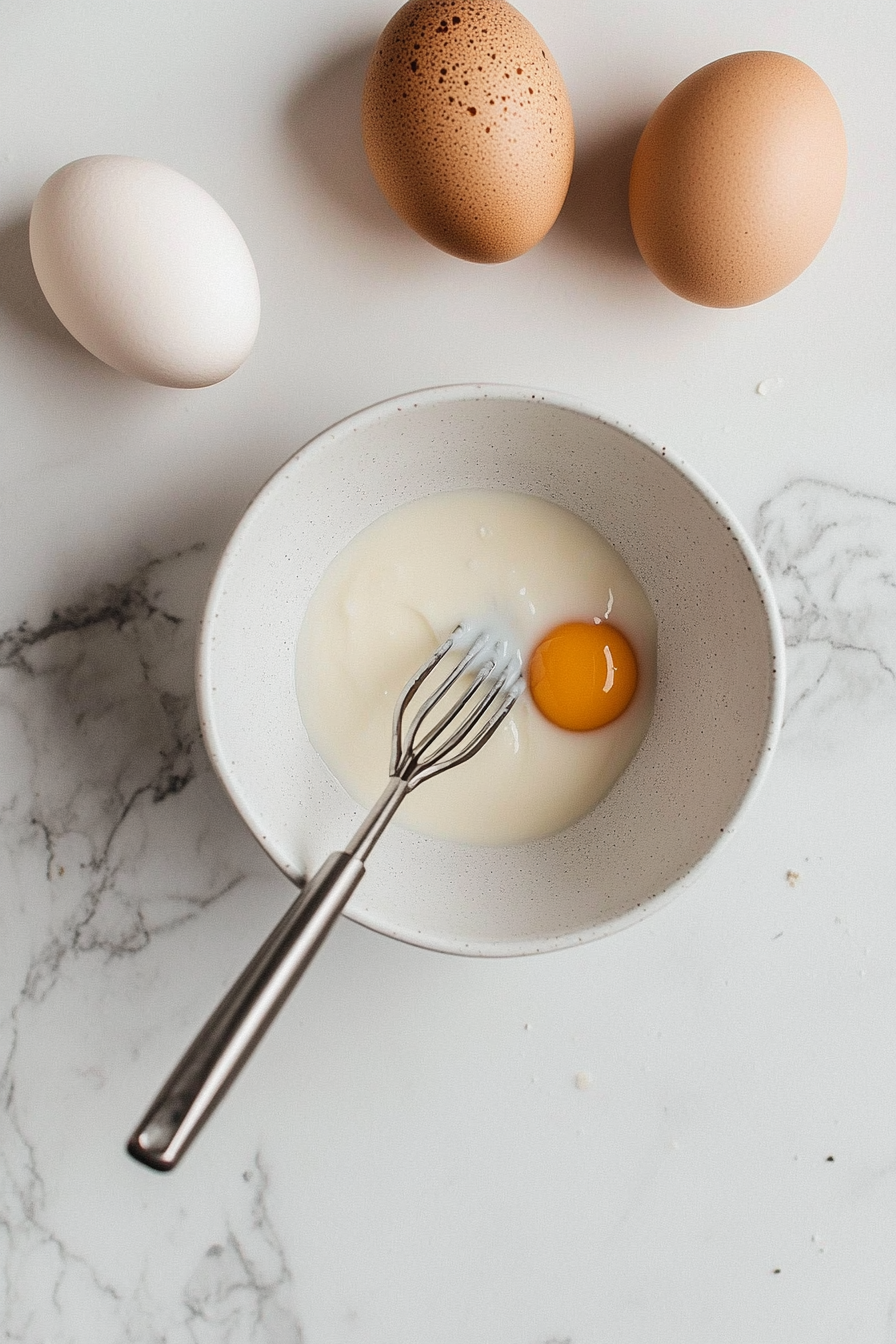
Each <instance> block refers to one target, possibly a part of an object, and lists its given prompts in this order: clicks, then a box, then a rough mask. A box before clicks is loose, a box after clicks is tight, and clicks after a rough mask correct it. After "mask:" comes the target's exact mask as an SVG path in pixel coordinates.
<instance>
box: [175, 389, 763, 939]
mask: <svg viewBox="0 0 896 1344" xmlns="http://www.w3.org/2000/svg"><path fill="white" fill-rule="evenodd" d="M473 488H479V489H482V488H486V489H487V488H494V489H505V490H514V491H518V492H522V493H526V494H534V495H541V496H543V497H544V498H545V499H549V500H552V501H554V502H555V503H557V504H561V505H563V506H564V507H565V508H568V509H571V510H572V511H573V512H575V513H577V514H579V515H580V516H581V517H582V518H584V519H585V520H586V521H587V522H589V523H591V524H592V525H593V526H594V527H595V528H597V530H598V531H599V532H601V533H602V534H603V535H604V536H605V537H606V538H607V539H608V540H609V541H610V542H611V544H612V545H613V546H614V547H615V548H616V549H617V550H618V551H619V553H620V554H621V555H622V556H623V558H624V559H625V560H626V562H627V563H628V565H629V566H630V568H631V569H632V571H633V572H634V574H635V575H636V577H637V578H638V579H639V581H640V582H641V584H642V585H643V587H644V589H645V591H646V592H647V594H648V596H649V597H650V599H651V601H652V602H653V605H654V609H655V612H656V616H657V625H658V687H657V698H656V707H655V712H654V717H653V723H652V726H651V728H650V731H649V733H648V736H647V738H646V740H645V742H644V744H643V746H642V747H641V750H640V752H639V753H638V755H637V757H636V758H635V760H634V762H633V763H632V765H631V766H630V767H629V769H628V770H627V771H626V773H625V774H624V775H623V777H622V778H621V779H620V781H619V782H618V783H617V785H616V787H615V788H614V789H613V790H612V792H611V793H610V794H609V796H608V797H607V798H606V799H605V800H604V801H603V802H602V803H601V804H600V805H599V806H598V807H597V808H596V809H595V811H594V812H592V813H591V814H590V815H589V816H588V817H586V818H584V819H583V820H582V821H580V822H578V823H577V824H576V825H574V826H572V827H570V828H569V829H567V830H565V831H563V832H561V833H560V834H559V835H556V836H553V837H551V838H549V839H546V840H539V841H535V842H532V843H530V844H526V845H519V846H507V847H501V848H486V847H478V846H467V845H461V844H456V843H450V842H446V841H438V840H433V839H430V838H428V837H424V836H420V835H415V834H413V833H412V832H410V831H406V830H404V829H403V828H402V827H401V826H400V825H395V824H393V826H392V827H391V828H390V830H389V831H388V832H387V834H386V836H385V837H384V839H383V840H382V841H381V842H380V844H379V846H378V848H377V850H376V852H375V854H374V855H373V856H372V858H371V860H370V862H369V865H368V872H367V875H366V876H365V879H364V881H363V882H362V884H361V886H360V887H359V888H358V891H357V892H356V893H355V895H354V897H353V898H352V901H351V904H350V906H349V910H348V913H350V914H351V915H352V917H353V918H355V919H357V920H359V921H360V922H361V923H363V924H366V925H368V926H370V927H371V928H374V929H378V930H380V931H382V932H385V933H389V934H392V935H394V936H397V937H400V938H403V939H406V940H408V941H411V942H415V943H419V944H421V945H423V946H427V947H432V948H437V949H440V950H444V951H453V952H462V953H469V954H478V955H511V954H515V953H522V952H536V951H542V950H547V949H549V948H555V947H561V946H566V945H569V944H572V943H576V942H581V941H585V940H587V939H590V938H594V937H597V936H599V935H600V934H603V933H607V932H610V931H611V930H613V929H616V928H618V927H620V926H621V925H623V924H625V923H627V922H630V921H631V920H633V919H636V918H638V917H639V916H640V915H642V914H644V913H646V912H647V911H648V910H650V909H652V908H655V907H656V906H657V905H658V904H659V903H660V902H661V901H662V900H665V899H668V898H669V897H670V896H671V895H672V894H674V892H675V891H676V889H677V888H678V886H680V884H681V881H682V879H684V878H685V876H686V875H688V874H691V873H693V871H694V870H695V869H696V867H697V866H699V865H700V863H701V862H702V861H703V860H704V859H705V858H706V856H707V855H708V853H709V851H710V850H711V849H712V847H713V846H714V845H715V844H716V843H717V842H718V841H719V839H720V837H721V836H723V835H724V834H725V833H726V832H728V831H730V829H731V827H732V824H733V822H734V819H735V817H736V815H737V814H738V812H739V810H740V808H741V806H742V804H743V803H744V801H745V799H746V798H747V797H748V796H749V794H750V793H751V792H752V791H753V790H754V789H755V787H756V785H757V783H758V779H759V776H760V774H761V772H762V770H763V768H764V764H765V762H766V761H767V759H768V756H769V754H770V752H771V750H772V748H773V746H774V742H775V738H776V735H777V731H778V727H779V723H780V707H781V698H782V689H783V688H782V675H781V673H782V664H781V656H780V655H781V648H782V643H781V633H780V624H779V621H778V617H777V614H776V611H775V608H774V605H773V603H772V601H771V597H770V593H769V588H768V584H767V581H766V580H765V577H764V575H763V573H762V570H761V567H760V566H759V562H758V560H757V558H756V556H755V553H754V552H753V549H752V546H751V545H750V543H749V541H748V540H747V539H746V537H745V536H744V535H743V533H742V531H741V529H740V528H739V527H738V525H737V523H736V522H735V521H734V519H733V518H731V516H730V515H729V513H728V511H727V510H726V509H725V507H724V506H723V505H722V504H721V503H720V502H719V501H718V500H716V499H714V497H713V496H712V494H711V492H710V491H709V490H708V489H707V487H705V486H704V485H703V484H702V483H701V482H699V481H698V480H697V479H696V478H695V477H694V475H693V473H690V472H688V471H687V470H686V469H685V468H683V467H682V465H681V464H680V463H677V462H674V461H672V460H671V458H670V457H669V456H668V455H667V454H665V452H664V450H662V449H656V448H653V447H652V446H650V445H649V444H648V443H646V442H644V441H643V440H641V439H640V438H638V437H635V436H634V435H633V434H631V433H629V432H627V431H626V430H624V429H622V428H621V427H619V426H617V425H613V424H611V423H609V422H607V421H605V420H602V419H600V418H598V417H597V416H595V415H594V414H593V413H590V412H588V411H587V410H586V409H585V408H583V407H581V406H579V405H577V404H576V403H574V402H571V401H569V400H567V399H564V398H560V397H555V396H553V395H550V394H537V393H536V394H532V393H531V392H529V391H525V390H521V389H520V390H518V389H512V388H500V387H466V388H440V389H434V390H430V391H428V392H424V393H417V394H411V395H409V396H407V397H404V398H400V399H397V400H395V401H392V402H388V403H384V404H383V405H380V406H375V407H372V408H371V409H369V410H367V411H363V412H360V413H359V414H358V415H356V416H352V417H351V418H350V419H348V420H346V421H343V422H342V423H341V424H339V425H337V426H335V427H334V428H333V429H330V430H328V431H326V432H325V433H324V434H322V435H320V436H319V437H318V438H317V439H315V440H313V441H312V443H311V444H309V445H308V446H307V447H306V448H304V449H303V450H302V451H301V452H299V453H297V455H296V456H295V457H293V458H292V459H290V461H289V462H287V463H286V465H285V466H284V467H282V468H281V469H280V471H279V472H278V473H277V474H276V475H275V476H274V477H273V478H272V480H271V481H269V482H268V484H267V485H266V486H265V487H264V489H263V490H262V491H261V493H260V494H259V495H258V497H257V498H256V499H255V501H254V502H253V504H252V505H251V506H250V508H249V510H248V511H247V513H246V514H245V516H244V518H243V520H242V522H241V523H240V525H239V527H238V528H237V531H236V532H235V534H234V536H233V538H232V540H231V542H230V544H229V546H228V548H227V550H226V551H225V554H224V556H223V558H222V561H221V565H220V567H219V570H218V574H217V576H216V579H215V582H214V584H213V586H212V591H211V594H210V597H209V602H208V607H207V611H206V617H205V621H204V623H203V630H202V636H201V640H200V650H199V663H198V689H199V701H200V713H201V717H202V723H203V731H204V734H205V738H206V742H207V745H208V748H209V752H210V754H211V757H212V760H213V762H214V764H215V766H216V768H217V770H218V772H219V774H220V775H221V778H222V779H223V781H224V783H225V786H226V787H227V789H228V791H229V792H230V794H231V797H232V798H233V800H234V802H235V803H236V805H237V807H238V808H239V810H240V812H241V813H242V815H243V817H244V818H245V820H246V822H247V823H248V825H249V826H250V828H251V829H252V831H253V832H254V833H255V835H256V837H257V838H258V839H259V841H260V842H261V844H262V845H263V846H264V847H265V849H266V850H267V851H268V853H269V854H270V855H271V857H272V858H273V859H274V860H275V862H276V863H277V864H278V865H279V866H280V867H281V868H282V869H283V871H284V872H286V873H287V874H288V875H289V876H290V877H292V878H294V879H297V878H300V877H301V876H302V875H304V874H306V873H308V872H310V871H313V869H314V867H316V865H317V864H318V863H319V862H321V861H322V860H323V858H324V857H325V856H326V855H327V854H328V853H329V852H330V851H331V850H334V849H339V848H341V847H342V845H344V844H345V843H346V841H347V840H348V838H349V836H350V835H351V834H352V832H353V831H354V829H355V828H356V826H357V824H358V821H359V819H360V810H359V808H358V807H357V805H356V804H355V803H354V802H353V801H352V799H350V798H349V797H348V796H347V795H346V794H345V793H344V791H343V790H342V788H341V786H340V785H338V784H337V783H336V781H335V780H334V779H333V778H332V777H331V775H330V774H329V772H328V771H327V769H326V767H325V766H324V765H323V763H322V762H321V760H320V758H319V757H318V756H317V753H316V752H315V751H314V750H313V748H312V747H311V746H310V744H309V742H308V739H307V737H306V735H305V732H304V729H303V726H302V722H301V719H300V717H299V711H298V705H297V701H296V694H295V685H294V659H295V649H296V639H297V634H298V630H299V627H300V625H301V621H302V617H303V614H304V609H305V605H306V603H307V601H308V599H309V597H310V595H311V593H312V592H313V590H314V588H315V587H316V585H317V583H318V580H319V579H320V576H321V574H322V573H323V570H324V569H325V568H326V566H327V565H328V564H329V562H330V560H331V559H332V558H333V557H334V556H335V555H336V553H337V552H338V551H339V550H340V549H341V548H342V547H343V546H344V545H345V544H346V542H348V541H349V540H350V539H351V538H352V537H353V536H354V535H355V534H356V533H357V532H359V531H360V530H361V528H363V527H365V526H366V525H367V524H368V523H370V522H371V521H372V520H373V519H374V518H376V517H378V516H379V515H380V514H382V513H384V512H386V511H387V510H389V509H392V508H394V507H395V506H397V505H398V504H402V503H404V502H406V501H408V500H411V499H416V498H419V497H421V496H423V495H427V494H432V493H434V492H436V491H445V490H459V489H473ZM384 768H385V764H384Z"/></svg>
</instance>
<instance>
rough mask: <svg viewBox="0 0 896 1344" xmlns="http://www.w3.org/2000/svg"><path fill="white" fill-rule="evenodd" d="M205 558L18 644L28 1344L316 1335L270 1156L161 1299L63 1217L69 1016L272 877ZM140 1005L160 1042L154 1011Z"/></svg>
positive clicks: (14, 838)
mask: <svg viewBox="0 0 896 1344" xmlns="http://www.w3.org/2000/svg"><path fill="white" fill-rule="evenodd" d="M204 560H205V557H204V556H203V551H202V548H201V547H198V546H197V547H194V548H192V549H190V550H187V551H185V552H181V553H179V554H176V555H172V556H169V557H166V558H163V559H159V560H151V561H148V562H147V563H146V564H144V565H143V566H141V567H140V568H139V569H137V570H136V572H135V573H133V574H132V575H131V576H130V577H129V578H128V579H127V580H126V581H124V582H122V583H117V584H112V585H109V586H108V587H107V588H105V589H103V590H102V591H99V592H95V593H90V594H86V595H85V596H84V598H83V600H81V601H79V602H77V603H74V604H72V605H70V606H68V607H66V608H64V609H60V610H57V611H54V612H53V613H52V614H51V615H50V616H49V618H48V619H47V620H46V621H45V622H44V623H43V624H40V625H32V624H29V623H28V622H23V623H21V624H20V625H18V626H17V627H15V628H14V629H11V630H8V631H6V632H5V633H4V634H3V635H2V636H0V732H2V755H3V762H4V770H3V776H2V781H3V782H2V802H0V836H2V842H3V851H4V855H3V857H4V860H5V862H4V865H3V879H4V892H5V895H6V897H7V901H6V902H5V904H4V910H3V920H4V928H3V937H2V940H0V984H2V1025H0V1061H2V1063H0V1096H2V1101H3V1110H2V1116H0V1162H2V1167H0V1170H2V1181H0V1186H2V1189H0V1259H2V1263H3V1273H2V1276H0V1322H2V1327H0V1328H2V1331H3V1333H2V1338H4V1339H8V1340H10V1341H13V1340H14V1341H22V1344H53V1342H54V1341H57V1340H59V1341H63V1340H70V1339H71V1340H79V1341H80V1340H82V1339H83V1340H87V1339H89V1338H96V1337H97V1332H98V1333H99V1336H100V1337H102V1338H108V1339H110V1340H111V1339H121V1340H128V1341H130V1340H133V1341H135V1342H136V1341H140V1344H143V1342H144V1341H155V1340H159V1341H162V1340H164V1341H166V1344H180V1342H181V1341H183V1344H188V1341H204V1340H211V1339H214V1340H227V1341H233V1344H238V1342H239V1341H244V1340H245V1341H249V1340H253V1341H254V1340H259V1341H261V1340H264V1341H268V1340H270V1341H275V1342H276V1344H298V1342H299V1341H301V1338H302V1333H301V1328H300V1326H299V1324H298V1321H297V1319H296V1317H295V1314H294V1308H293V1304H292V1291H291V1272H290V1268H289V1266H288V1264H287V1260H286V1255H285V1252H284V1249H283V1247H282V1245H281V1244H280V1242H279V1240H278V1237H277V1233H276V1231H275V1229H274V1227H273V1224H272V1222H271V1219H270V1217H269V1214H268V1212H267V1207H266V1191H267V1181H268V1178H267V1174H266V1170H265V1167H264V1163H263V1160H262V1158H261V1156H260V1155H258V1156H257V1157H256V1159H255V1162H254V1165H253V1167H252V1169H251V1170H247V1171H246V1172H245V1173H244V1182H245V1195H244V1196H243V1198H242V1199H241V1200H239V1201H238V1202H236V1203H235V1204H233V1205H232V1206H231V1208H230V1210H229V1212H227V1215H226V1218H225V1220H224V1221H223V1222H222V1224H221V1226H220V1234H219V1236H218V1237H217V1238H216V1239H215V1240H213V1241H211V1243H210V1244H209V1245H208V1247H207V1249H206V1250H205V1252H204V1253H203V1254H201V1255H200V1256H199V1258H198V1259H195V1257H194V1262H193V1263H192V1264H191V1263H189V1262H187V1263H186V1264H185V1265H184V1266H183V1268H182V1270H181V1274H182V1279H181V1282H180V1283H179V1284H177V1283H175V1284H174V1285H173V1288H174V1293H173V1300H172V1298H170V1297H162V1298H161V1299H160V1298H159V1296H158V1286H157V1285H155V1284H153V1283H152V1282H151V1281H150V1280H146V1279H145V1277H144V1279H143V1281H141V1282H134V1281H133V1280H131V1281H130V1282H129V1281H128V1278H127V1276H121V1275H120V1274H118V1275H117V1274H116V1273H115V1272H114V1270H112V1269H111V1268H109V1267H103V1266H101V1265H96V1264H94V1263H91V1261H90V1259H89V1258H88V1257H87V1256H86V1255H85V1254H84V1253H83V1252H81V1251H80V1250H79V1249H77V1247H76V1245H74V1244H72V1241H71V1240H70V1238H69V1237H68V1236H67V1234H66V1232H65V1231H64V1230H61V1229H60V1228H59V1227H57V1226H56V1225H55V1223H54V1214H53V1205H54V1190H53V1188H52V1187H53V1186H54V1185H55V1184H56V1181H57V1179H58V1172H56V1170H55V1168H54V1162H53V1157H52V1149H53V1146H54V1131H55V1130H56V1129H57V1126H56V1125H55V1124H54V1123H53V1117H52V1116H49V1115H48V1114H46V1103H47V1101H48V1100H50V1099H52V1097H53V1083H54V1082H55V1081H57V1080H55V1079H52V1080H51V1079H50V1078H47V1080H46V1083H45V1084H44V1086H42V1080H41V1078H40V1076H36V1075H35V1072H34V1069H33V1057H34V1053H35V1051H38V1052H39V1050H40V1048H41V1043H42V1042H45V1040H46V1036H47V1031H48V1029H49V1030H50V1031H51V1032H52V1031H53V1030H54V1028H58V1029H61V1030H64V1028H63V1025H62V1024H63V1022H64V1019H65V1018H66V1016H67V1015H68V1014H69V1013H70V1012H71V1011H72V1007H73V1004H77V1003H78V1001H79V1000H83V999H84V998H86V999H88V1000H89V999H90V998H91V996H92V994H93V993H94V992H95V990H96V987H97V985H98V984H99V983H100V982H101V981H103V980H104V979H106V978H107V972H104V971H103V967H104V966H105V967H107V968H109V967H110V966H113V965H115V964H122V963H125V974H124V976H123V977H122V976H119V978H118V980H117V982H116V983H117V992H118V994H120V995H122V996H123V997H124V998H127V997H129V996H130V995H129V991H132V988H133V985H134V982H133V979H132V978H129V976H128V974H127V970H126V965H127V964H131V963H133V964H134V965H135V966H136V961H135V959H137V960H139V958H140V957H141V954H143V953H144V952H145V951H146V949H147V948H148V947H149V946H150V944H151V943H152V941H153V939H155V938H157V937H159V936H161V935H169V936H170V935H172V934H173V933H175V932H176V930H178V929H179V928H180V927H181V926H183V925H185V924H186V923H188V922H189V921H192V920H194V919H196V918H197V917H199V916H201V914H202V913H203V911H205V910H206V909H207V908H208V907H209V906H211V905H212V904H214V903H215V902H216V901H219V900H220V899H221V898H222V897H225V896H226V895H227V894H228V893H231V892H233V891H234V890H235V889H236V888H237V887H239V886H240V884H241V883H244V882H246V881H247V880H248V879H249V878H250V877H251V876H252V874H253V873H258V872H259V871H265V869H266V863H265V860H264V858H263V856H262V855H261V854H260V853H259V852H258V851H257V850H256V849H255V846H254V844H253V843H252V842H251V841H250V840H249V839H248V837H247V836H246V835H245V833H244V831H243V828H242V827H241V826H240V825H239V823H238V822H236V819H235V817H234V814H233V813H232V811H231V809H230V807H229V805H228V804H227V802H226V801H225V800H224V798H223V796H222V794H221V791H220V789H219V788H218V785H217V783H216V781H215V780H214V779H213V777H212V774H211V771H210V767H209V765H208V762H207V760H206V758H205V755H204V752H203V749H202V745H201V742H200V739H199V734H198V725H197V721H196V714H195V705H194V699H193V692H192V662H193V646H194V641H195V634H196V615H197V611H198V609H199V604H200V602H201V598H202V595H203V592H204V586H205V582H206V579H207V568H208V566H207V564H206V563H204ZM10 897H12V900H11V901H10V900H9V898H10ZM105 992H106V993H107V994H108V993H109V992H111V991H109V990H108V989H107V990H106V991H105ZM119 1009H120V1012H121V1016H120V1018H119V1021H120V1023H121V1030H122V1033H123V1036H124V1037H125V1039H126V1040H127V1041H128V1048H129V1049H131V1050H137V1051H139V1049H140V1041H141V1031H142V1028H141V1024H140V1022H139V1016H137V1017H132V1018H130V1019H129V1018H128V1016H127V1013H126V1011H125V1009H124V1005H123V1003H120V1004H119ZM76 1011H77V1009H76ZM121 1044H122V1043H119V1045H121ZM96 1047H97V1042H96V1041H95V1040H94V1042H93V1049H94V1050H96ZM112 1053H113V1055H114V1054H115V1053H116V1050H115V1049H113V1051H112ZM23 1061H24V1063H23ZM109 1071H110V1065H109V1063H108V1062H107V1061H106V1060H104V1059H103V1058H101V1057H94V1058H92V1059H90V1060H89V1061H87V1062H86V1064H85V1066H84V1067H83V1068H82V1069H81V1071H80V1086H81V1088H82V1089H83V1090H84V1092H85V1093H89V1092H90V1091H92V1090H96V1089H100V1090H101V1089H103V1088H104V1087H105V1086H106V1084H107V1082H108V1078H109ZM146 1100H148V1096H147V1098H146ZM54 1104H58V1102H54ZM75 1109H77V1107H76V1108H75ZM135 1118H136V1117H135ZM48 1149H49V1150H51V1156H50V1157H49V1159H48V1158H47V1150H48ZM184 1216H186V1214H185V1213H184ZM73 1304H77V1312H76V1314H77V1317H78V1320H80V1322H81V1324H78V1323H77V1322H76V1320H75V1317H74V1315H73V1311H74V1310H75V1308H74V1306H73ZM175 1304H176V1305H175Z"/></svg>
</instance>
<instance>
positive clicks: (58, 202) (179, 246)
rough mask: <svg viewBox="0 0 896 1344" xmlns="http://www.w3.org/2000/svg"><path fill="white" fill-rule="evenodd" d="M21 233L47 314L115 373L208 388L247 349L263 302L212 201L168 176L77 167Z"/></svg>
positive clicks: (155, 166) (94, 161)
mask: <svg viewBox="0 0 896 1344" xmlns="http://www.w3.org/2000/svg"><path fill="white" fill-rule="evenodd" d="M29 234H30V244H31V259H32V262H33V264H34V271H35V274H36V276H37V279H38V283H39V284H40V287H41V289H42V290H43V292H44V295H45V296H46V299H47V302H48V303H49V304H50V307H51V308H52V309H53V311H54V312H55V314H56V316H57V317H58V318H59V320H60V322H62V324H63V326H65V327H67V328H68V330H69V331H70V332H71V334H72V335H73V336H74V337H75V339H76V340H78V341H80V342H81V344H82V345H83V346H85V347H86V349H88V350H89V351H90V352H91V354H94V355H96V356H97V358H98V359H101V360H103V362H104V363H106V364H110V365H111V366H112V368H114V369H119V370H120V371H121V372H122V373H127V374H131V375H132V376H134V377H136V378H142V379H143V380H144V381H145V382H149V383H157V384H160V385H161V386H165V387H207V386H208V385H209V384H211V383H218V382H220V381H221V380H222V379H223V378H227V377H229V375H230V374H232V373H233V372H234V371H235V370H236V369H237V368H238V367H239V366H240V364H242V363H243V361H244V360H245V358H246V356H247V355H248V354H249V351H250V350H251V349H252V345H253V343H254V341H255V336H256V333H257V331H258V322H259V313H260V299H259V290H258V277H257V275H256V272H255V266H254V263H253V261H252V257H251V256H250V254H249V249H248V248H247V246H246V244H245V242H244V240H243V237H242V235H241V233H240V232H239V230H238V229H237V227H236V225H235V224H234V222H233V220H232V219H231V218H230V216H229V215H228V214H227V213H226V212H225V211H224V210H223V208H222V207H221V206H220V205H219V204H218V202H217V201H216V200H214V198H213V197H212V196H210V195H209V194H208V192H207V191H204V190H203V188H202V187H200V186H198V184H197V183H195V182H193V181H191V180H190V178H188V177H184V176H183V175H182V174H181V173H178V172H176V171H175V170H174V169H173V168H169V167H167V166H166V165H165V164H161V163H152V162H149V161H147V160H145V159H136V158H131V157H128V156H126V155H118V154H98V155H92V156H91V157H89V158H85V159H76V160H75V161H74V162H73V163H68V164H66V165H65V166H64V167H63V168H60V169H59V170H58V171H57V172H55V173H54V174H53V175H52V177H50V178H48V179H47V181H46V182H45V183H44V185H43V186H42V187H41V189H40V191H39V192H38V195H37V198H36V199H35V202H34V206H33V208H32V211H31V224H30V230H29Z"/></svg>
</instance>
